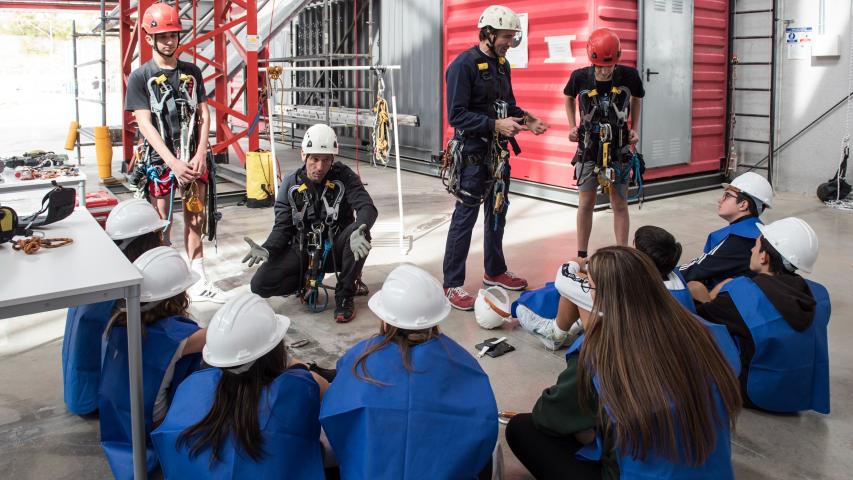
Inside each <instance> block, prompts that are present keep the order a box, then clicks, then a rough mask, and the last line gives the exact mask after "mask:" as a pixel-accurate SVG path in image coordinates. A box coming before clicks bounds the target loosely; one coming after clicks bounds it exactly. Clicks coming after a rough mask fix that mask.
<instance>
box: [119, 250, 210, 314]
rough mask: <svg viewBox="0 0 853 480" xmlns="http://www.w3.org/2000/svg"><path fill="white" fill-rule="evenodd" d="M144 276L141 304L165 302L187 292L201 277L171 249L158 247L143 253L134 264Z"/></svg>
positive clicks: (140, 295) (140, 297)
mask: <svg viewBox="0 0 853 480" xmlns="http://www.w3.org/2000/svg"><path fill="white" fill-rule="evenodd" d="M133 265H134V266H135V267H136V268H137V269H139V272H140V273H141V274H142V291H141V292H140V294H139V301H140V302H156V301H157V300H165V299H167V298H171V297H174V296H175V295H177V294H179V293H181V292H184V291H186V290H187V289H188V288H190V286H192V285H193V284H194V283H196V282H198V280H199V278H201V275H199V274H198V273H196V272H194V271H192V270H190V267H189V266H187V262H185V261H184V259H183V258H182V257H181V254H180V253H178V251H177V250H175V249H174V248H171V247H157V248H152V249H151V250H148V251H147V252H145V253H143V254H142V255H140V256H139V258H137V259H136V261H135V262H133Z"/></svg>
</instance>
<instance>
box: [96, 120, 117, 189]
mask: <svg viewBox="0 0 853 480" xmlns="http://www.w3.org/2000/svg"><path fill="white" fill-rule="evenodd" d="M95 156H96V157H97V159H98V176H99V177H101V179H106V178H110V177H112V176H113V172H112V163H113V142H112V140H110V127H95Z"/></svg>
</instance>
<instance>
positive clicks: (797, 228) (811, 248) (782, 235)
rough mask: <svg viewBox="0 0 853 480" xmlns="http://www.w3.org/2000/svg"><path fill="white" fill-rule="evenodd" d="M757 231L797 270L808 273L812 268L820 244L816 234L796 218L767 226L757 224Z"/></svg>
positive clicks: (784, 219)
mask: <svg viewBox="0 0 853 480" xmlns="http://www.w3.org/2000/svg"><path fill="white" fill-rule="evenodd" d="M757 226H758V230H760V231H761V234H762V235H764V238H765V239H767V242H768V243H770V245H771V246H773V248H774V249H776V251H777V252H779V255H781V256H782V258H783V259H784V260H785V261H786V262H788V263H790V264H791V265H793V266H794V267H795V268H796V269H797V270H802V271H804V272H806V273H810V272H811V271H812V268H814V264H815V261H816V260H817V254H818V251H819V250H820V244H819V243H818V240H817V233H815V231H814V230H813V229H812V227H810V226H809V224H808V223H806V222H805V221H804V220H801V219H799V218H797V217H788V218H783V219H782V220H776V221H775V222H773V223H771V224H768V225H761V224H758V225H757Z"/></svg>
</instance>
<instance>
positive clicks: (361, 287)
mask: <svg viewBox="0 0 853 480" xmlns="http://www.w3.org/2000/svg"><path fill="white" fill-rule="evenodd" d="M353 291H354V292H355V293H354V295H355V296H356V297H364V296H366V295H368V294H369V293H370V289H369V288H367V285H365V284H364V282H362V281H361V277H358V278H356V279H355V288H353Z"/></svg>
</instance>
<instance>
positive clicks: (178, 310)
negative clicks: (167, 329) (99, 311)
mask: <svg viewBox="0 0 853 480" xmlns="http://www.w3.org/2000/svg"><path fill="white" fill-rule="evenodd" d="M142 305H143V306H145V305H147V304H146V303H143V304H142ZM189 306H190V298H189V297H188V296H187V292H181V293H179V294H177V295H175V296H174V297H170V298H167V299H165V300H162V301H160V303H158V304H157V305H155V306H154V307H153V308H151V310H146V311H144V312H142V313H141V314H140V318H141V320H142V332H143V333H145V327H146V326H148V325H153V324H155V323H157V322H159V321H160V320H162V319H164V318H166V317H172V316H176V315H180V316H186V315H187V309H188V308H189ZM113 311H114V312H115V313H113V317H112V318H111V319H110V321H109V323H108V324H107V328H106V333H105V335H109V333H110V330H112V328H113V327H116V326H119V327H125V326H127V309H126V308H125V307H124V300H120V301H119V302H116V306H115V310H113Z"/></svg>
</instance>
